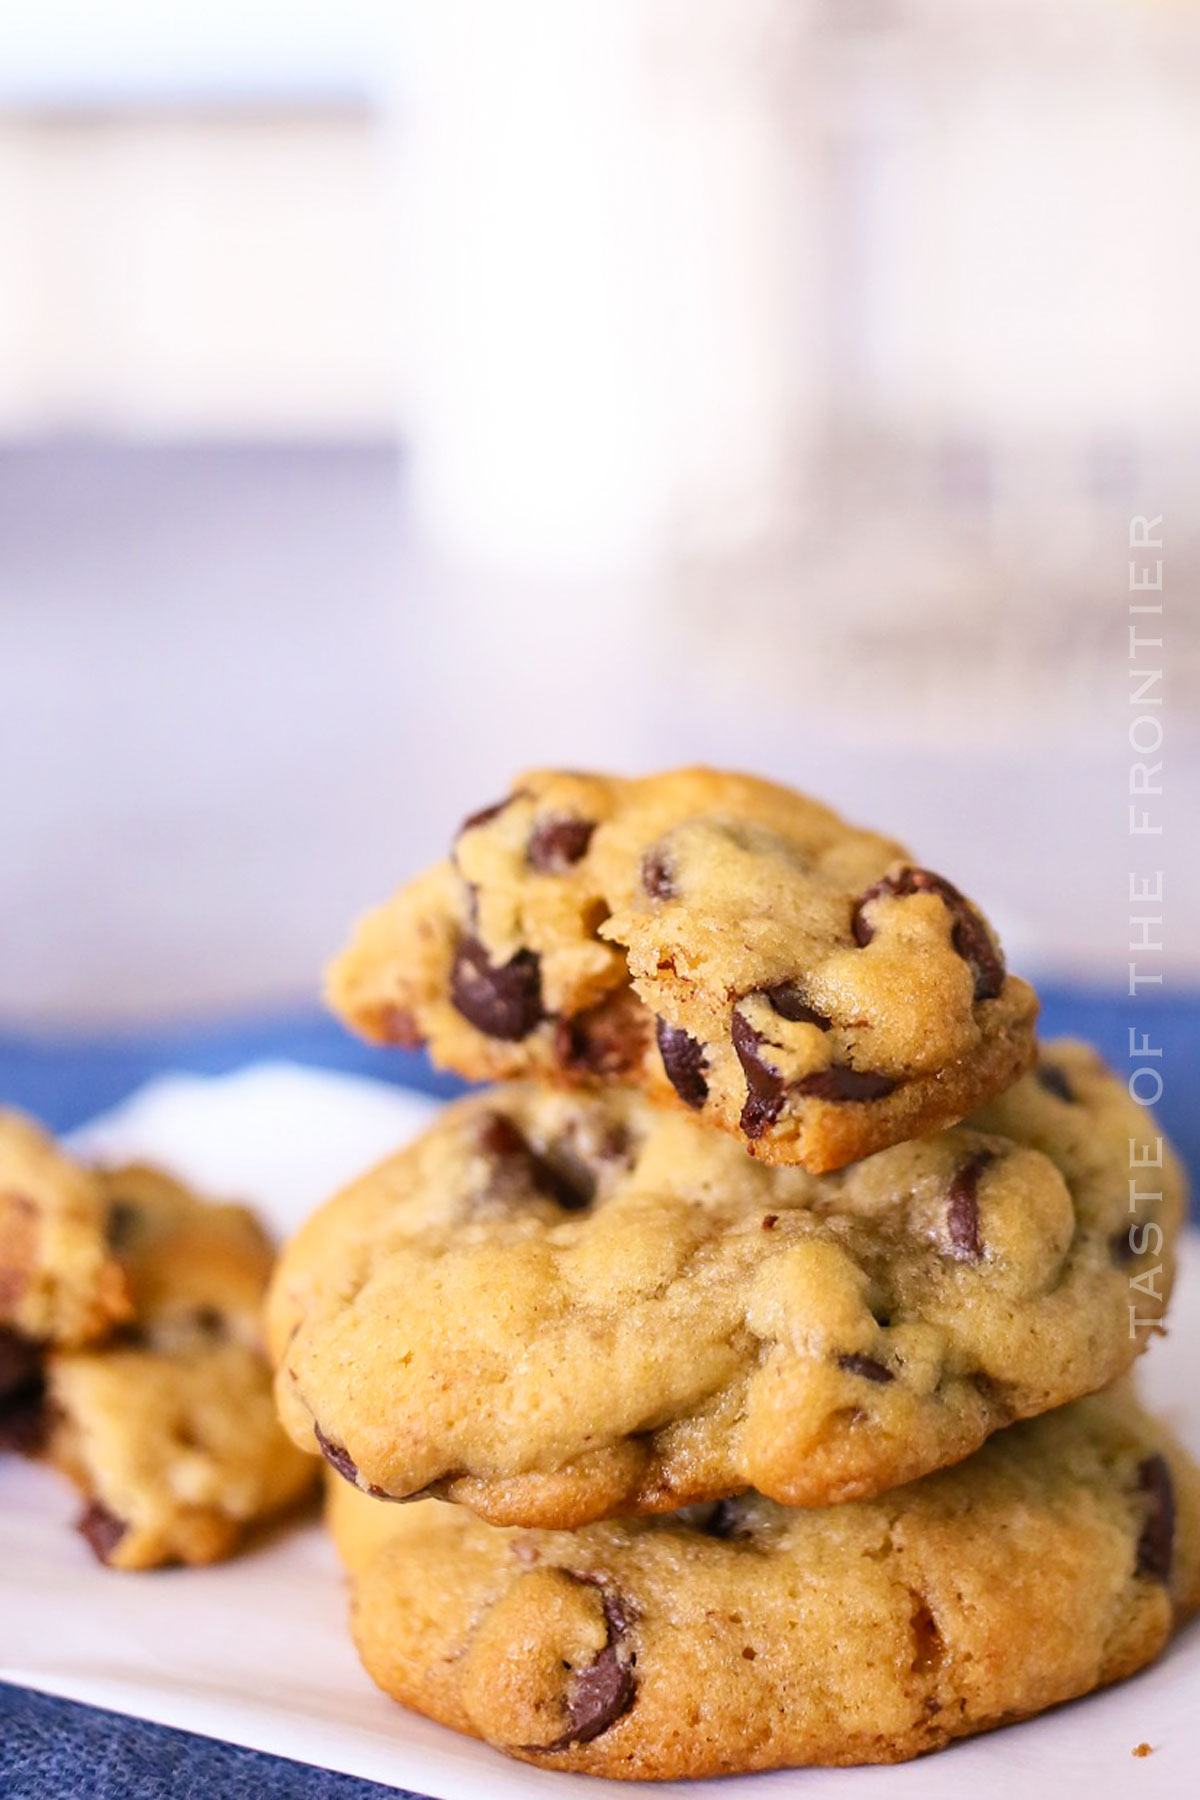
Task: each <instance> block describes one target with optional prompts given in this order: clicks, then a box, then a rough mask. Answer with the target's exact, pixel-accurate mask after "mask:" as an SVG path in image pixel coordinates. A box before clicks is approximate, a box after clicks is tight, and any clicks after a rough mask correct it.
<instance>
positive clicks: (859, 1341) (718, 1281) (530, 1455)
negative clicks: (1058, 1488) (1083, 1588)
mask: <svg viewBox="0 0 1200 1800" xmlns="http://www.w3.org/2000/svg"><path fill="white" fill-rule="evenodd" d="M1131 1138H1136V1139H1137V1140H1138V1141H1139V1143H1143V1142H1144V1143H1146V1144H1147V1145H1148V1146H1150V1147H1151V1150H1152V1149H1153V1146H1154V1145H1155V1144H1158V1143H1159V1134H1158V1133H1157V1131H1156V1129H1155V1127H1154V1125H1153V1122H1152V1121H1151V1119H1150V1117H1149V1115H1148V1114H1146V1113H1145V1112H1143V1111H1142V1109H1140V1108H1139V1107H1137V1106H1136V1105H1134V1103H1133V1102H1132V1101H1131V1100H1130V1099H1129V1097H1128V1094H1127V1093H1126V1091H1125V1089H1124V1087H1123V1086H1122V1085H1121V1084H1120V1083H1119V1082H1118V1081H1117V1079H1116V1078H1115V1077H1114V1076H1113V1075H1112V1074H1110V1073H1109V1071H1108V1070H1107V1069H1105V1067H1104V1065H1103V1063H1102V1062H1101V1061H1100V1060H1099V1058H1098V1057H1096V1056H1095V1054H1094V1053H1093V1052H1092V1051H1090V1050H1089V1049H1087V1048H1086V1047H1085V1046H1081V1045H1071V1044H1057V1045H1051V1046H1049V1047H1047V1048H1046V1049H1045V1050H1044V1052H1043V1060H1042V1063H1041V1065H1040V1066H1039V1068H1038V1070H1037V1071H1036V1072H1035V1073H1034V1074H1031V1075H1029V1076H1027V1077H1026V1078H1025V1079H1024V1080H1023V1081H1022V1082H1020V1083H1019V1084H1018V1085H1017V1086H1016V1087H1015V1088H1014V1089H1012V1091H1011V1092H1010V1093H1009V1094H1007V1095H1005V1096H1003V1097H1002V1098H1001V1099H1000V1100H998V1101H995V1102H993V1103H992V1104H991V1106H989V1107H988V1108H985V1109H984V1110H983V1111H981V1112H980V1113H978V1114H976V1115H974V1116H973V1117H972V1118H971V1119H970V1120H968V1121H967V1122H966V1123H965V1124H963V1125H961V1126H956V1127H954V1128H952V1129H950V1130H948V1131H945V1132H942V1133H940V1134H937V1135H935V1136H932V1137H927V1138H923V1139H920V1140H918V1141H917V1142H915V1143H911V1144H902V1145H896V1146H894V1147H892V1148H891V1149H889V1150H884V1151H880V1152H878V1153H877V1154H876V1155H874V1156H872V1157H869V1158H867V1159H866V1160H864V1161H863V1162H860V1163H857V1164H855V1165H853V1166H852V1167H851V1168H848V1169H844V1170H840V1171H837V1172H835V1173H833V1174H829V1175H823V1176H813V1175H809V1174H807V1173H806V1172H805V1171H803V1170H801V1169H796V1168H779V1167H768V1166H764V1165H763V1164H761V1163H757V1162H754V1161H752V1160H751V1159H750V1158H749V1157H747V1156H745V1155H744V1154H743V1153H742V1151H741V1150H740V1148H739V1147H738V1145H737V1144H736V1143H735V1142H734V1141H733V1140H732V1139H729V1138H726V1137H724V1136H723V1135H721V1134H718V1133H714V1132H711V1131H709V1130H707V1129H706V1128H705V1127H704V1126H703V1125H701V1124H698V1123H697V1122H696V1121H694V1120H693V1119H691V1118H690V1117H689V1116H688V1115H687V1114H686V1113H682V1112H678V1111H675V1110H673V1109H664V1108H659V1107H655V1106H652V1105H651V1104H650V1103H648V1102H647V1101H646V1100H645V1099H644V1097H642V1096H641V1095H640V1094H638V1093H636V1092H634V1091H633V1090H630V1089H616V1088H614V1089H609V1090H606V1091H604V1092H583V1091H578V1092H566V1091H562V1090H555V1089H548V1088H543V1087H541V1086H538V1085H536V1084H532V1083H529V1084H511V1085H509V1086H506V1087H500V1088H497V1089H494V1090H491V1091H488V1092H485V1093H483V1094H480V1095H477V1096H472V1097H471V1098H469V1099H467V1100H464V1101H460V1102H458V1103H457V1104H456V1105H454V1106H451V1107H449V1108H447V1109H446V1111H445V1112H444V1113H443V1114H442V1115H441V1116H440V1117H439V1119H438V1121H437V1122H436V1123H435V1124H434V1125H433V1126H432V1127H431V1129H429V1130H428V1131H426V1132H425V1133H424V1134H423V1135H422V1136H421V1137H420V1138H419V1139H418V1140H417V1141H416V1142H415V1143H414V1144H412V1145H411V1146H410V1147H409V1148H408V1149H407V1150H405V1151H403V1152H401V1154H400V1155H398V1156H396V1157H394V1158H392V1159H391V1160H389V1161H388V1162H386V1163H384V1164H382V1165H381V1166H380V1167H379V1168H378V1169H376V1170H374V1171H373V1172H372V1173H370V1174H369V1175H367V1176H365V1177H364V1178H363V1179H362V1180H360V1181H359V1182H357V1183H355V1184H354V1185H353V1186H352V1187H350V1188H349V1189H347V1190H345V1192H343V1193H342V1194H341V1195H339V1196H337V1197H335V1198H334V1199H333V1200H332V1201H330V1202H329V1203H328V1205H327V1206H325V1207H324V1208H323V1209H321V1210H320V1211H319V1212H318V1213H317V1214H315V1215H314V1217H313V1218H312V1219H311V1220H310V1221H309V1222H308V1224H307V1225H306V1226H305V1227H304V1228H303V1229H302V1230H301V1232H300V1233H299V1234H298V1235H297V1237H296V1238H295V1239H293V1241H292V1242H291V1244H290V1245H289V1246H288V1247H287V1248H286V1249H285V1251H284V1252H283V1255H282V1257H281V1260H280V1264H279V1267H278V1270H277V1272H276V1275H275V1278H274V1281H273V1284H272V1291H271V1297H270V1301H269V1307H268V1326H269V1334H270V1342H271V1350H272V1355H273V1357H274V1359H275V1361H276V1364H277V1368H278V1375H277V1385H276V1391H277V1395H278V1400H279V1406H280V1413H281V1417H282V1419H283V1421H284V1424H285V1426H286V1427H287V1429H288V1431H289V1432H290V1433H291V1434H292V1436H293V1437H294V1438H295V1440H296V1442H297V1443H298V1444H300V1445H301V1446H303V1447H304V1448H306V1449H312V1448H317V1447H319V1448H321V1449H323V1451H324V1452H325V1455H326V1456H327V1458H328V1459H329V1460H330V1461H331V1462H332V1463H333V1464H334V1466H335V1467H337V1468H338V1469H339V1470H340V1471H341V1473H342V1474H343V1475H345V1476H346V1477H347V1478H348V1479H349V1480H350V1481H354V1482H357V1483H358V1485H360V1486H361V1487H363V1488H364V1489H368V1490H372V1491H374V1492H376V1493H381V1494H383V1495H385V1496H389V1497H393V1498H401V1497H405V1496H409V1495H412V1494H416V1493H419V1492H421V1491H423V1490H424V1491H432V1492H434V1493H437V1494H438V1495H440V1496H442V1497H446V1498H450V1499H454V1500H457V1501H461V1502H463V1503H464V1504H466V1505H467V1506H469V1507H471V1508H472V1509H473V1510H475V1511H476V1512H478V1513H479V1514H481V1515H482V1516H484V1517H486V1518H489V1519H491V1520H493V1521H495V1522H498V1523H504V1524H526V1525H546V1526H552V1527H556V1528H558V1527H572V1526H577V1525H580V1524H582V1523H585V1522H586V1521H588V1520H589V1519H596V1518H600V1517H604V1516H607V1515H616V1514H622V1513H636V1512H649V1511H668V1510H671V1509H673V1508H676V1507H678V1506H680V1505H683V1504H686V1503H688V1502H691V1501H694V1500H700V1499H715V1498H717V1497H719V1496H721V1495H724V1494H730V1493H736V1492H738V1491H739V1490H741V1489H743V1488H746V1487H754V1488H757V1489H759V1490H760V1491H762V1492H763V1493H765V1494H768V1495H770V1496H771V1497H772V1498H773V1499H775V1500H778V1501H781V1502H783V1503H784V1504H787V1505H793V1506H822V1505H826V1504H829V1503H832V1502H835V1501H839V1500H844V1499H848V1498H851V1497H855V1496H861V1495H866V1494H871V1493H878V1492H881V1491H883V1490H885V1489H886V1488H889V1487H891V1486H894V1485H895V1484H897V1483H899V1482H902V1481H909V1480H912V1479H914V1478H915V1477H917V1476H918V1475H921V1474H924V1473H926V1472H927V1471H929V1470H931V1469H935V1468H938V1467H940V1466H941V1465H943V1464H946V1463H951V1462H954V1461H957V1460H959V1459H960V1458H962V1457H964V1456H967V1455H968V1454H969V1453H970V1452H971V1451H972V1450H974V1449H975V1448H976V1447H977V1446H978V1445H979V1444H980V1443H982V1442H983V1440H984V1439H985V1438H986V1437H987V1436H988V1435H989V1433H991V1432H992V1431H994V1430H996V1429H997V1428H998V1427H1000V1426H1003V1425H1007V1424H1009V1423H1011V1421H1012V1420H1014V1419H1016V1418H1020V1417H1028V1416H1031V1415H1034V1414H1037V1413H1040V1412H1044V1411H1046V1410H1047V1409H1048V1408H1050V1407H1054V1406H1058V1405H1061V1404H1063V1403H1064V1402H1066V1401H1068V1400H1071V1399H1075V1398H1077V1397H1079V1396H1080V1395H1083V1394H1086V1393H1090V1392H1092V1391H1094V1390H1095V1389H1097V1388H1099V1387H1102V1386H1104V1385H1106V1384H1107V1383H1109V1382H1111V1381H1112V1380H1114V1379H1115V1378H1116V1377H1117V1376H1118V1375H1119V1374H1120V1373H1121V1372H1122V1371H1123V1370H1124V1369H1126V1368H1127V1367H1128V1366H1129V1364H1130V1363H1131V1362H1132V1360H1133V1359H1134V1357H1135V1356H1136V1355H1137V1353H1138V1351H1139V1350H1140V1349H1141V1348H1142V1346H1143V1344H1144V1342H1145V1340H1146V1337H1147V1336H1148V1334H1149V1333H1150V1332H1151V1331H1152V1330H1153V1329H1155V1327H1156V1324H1157V1321H1158V1320H1159V1319H1160V1318H1161V1316H1162V1313H1163V1311H1164V1309H1165V1305H1166V1300H1167V1296H1168V1294H1169V1290H1170V1285H1171V1278H1172V1273H1173V1257H1172V1246H1173V1241H1174V1238H1175V1235H1176V1233H1177V1230H1178V1228H1179V1225H1180V1221H1181V1218H1182V1215H1183V1208H1184V1184H1183V1178H1182V1175H1181V1174H1180V1172H1179V1169H1178V1167H1177V1165H1176V1163H1175V1161H1174V1159H1173V1157H1172V1155H1171V1153H1170V1151H1169V1149H1167V1147H1166V1146H1165V1145H1162V1147H1161V1152H1160V1153H1161V1155H1162V1158H1163V1163H1162V1167H1161V1168H1157V1169H1153V1170H1151V1169H1147V1170H1145V1171H1144V1175H1146V1176H1153V1180H1152V1182H1151V1181H1147V1180H1143V1182H1142V1186H1143V1188H1145V1189H1147V1190H1150V1192H1148V1193H1147V1196H1146V1197H1145V1198H1144V1199H1143V1200H1141V1201H1140V1202H1139V1211H1138V1213H1137V1214H1135V1215H1133V1216H1132V1217H1131V1215H1130V1212H1129V1199H1128V1186H1129V1184H1128V1169H1127V1164H1128V1159H1129V1147H1128V1146H1129V1140H1130V1139H1131ZM1151 1192H1153V1193H1156V1194H1158V1195H1160V1196H1161V1197H1159V1198H1152V1197H1150V1193H1151ZM1131 1283H1134V1284H1136V1286H1135V1287H1133V1288H1131ZM1131 1297H1132V1298H1134V1299H1135V1300H1136V1303H1137V1320H1138V1322H1137V1323H1136V1324H1134V1325H1131V1318H1130V1305H1129V1302H1130V1299H1131Z"/></svg>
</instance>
